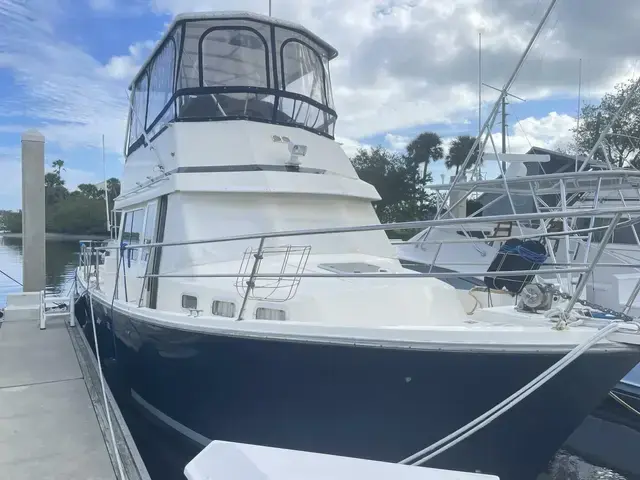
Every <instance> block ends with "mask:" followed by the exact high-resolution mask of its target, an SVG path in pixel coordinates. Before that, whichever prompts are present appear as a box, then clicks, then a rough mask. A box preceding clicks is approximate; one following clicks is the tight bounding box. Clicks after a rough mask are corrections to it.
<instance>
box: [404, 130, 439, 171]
mask: <svg viewBox="0 0 640 480" xmlns="http://www.w3.org/2000/svg"><path fill="white" fill-rule="evenodd" d="M443 156H444V152H443V150H442V139H441V138H440V135H438V134H437V133H434V132H423V133H421V134H420V135H418V136H417V137H416V138H414V139H413V140H411V142H409V145H407V158H408V159H409V161H411V162H413V163H415V164H416V165H418V164H420V163H422V164H423V170H422V178H423V180H426V178H427V167H428V166H429V162H432V161H436V160H440V159H442V157H443Z"/></svg>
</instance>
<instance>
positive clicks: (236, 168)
mask: <svg viewBox="0 0 640 480" xmlns="http://www.w3.org/2000/svg"><path fill="white" fill-rule="evenodd" d="M221 172H293V173H314V174H318V175H323V174H325V173H326V172H327V171H326V170H322V169H320V168H308V167H295V168H293V167H287V166H286V165H262V164H253V165H203V166H194V167H178V168H175V169H173V170H171V171H170V172H168V173H170V174H173V173H221Z"/></svg>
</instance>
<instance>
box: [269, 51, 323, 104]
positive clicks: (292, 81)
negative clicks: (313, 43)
mask: <svg viewBox="0 0 640 480" xmlns="http://www.w3.org/2000/svg"><path fill="white" fill-rule="evenodd" d="M281 67H282V77H281V78H282V80H283V83H284V85H283V89H284V90H286V91H287V92H293V93H298V94H300V95H304V96H305V97H308V98H310V99H312V100H315V101H316V102H319V103H322V104H323V105H327V103H328V102H327V95H326V91H325V86H326V85H325V70H324V66H323V65H322V60H321V59H320V55H318V53H317V52H316V51H315V50H314V49H312V48H311V47H309V46H308V45H306V44H305V43H303V42H301V41H299V40H288V41H285V42H284V43H283V45H282V65H281Z"/></svg>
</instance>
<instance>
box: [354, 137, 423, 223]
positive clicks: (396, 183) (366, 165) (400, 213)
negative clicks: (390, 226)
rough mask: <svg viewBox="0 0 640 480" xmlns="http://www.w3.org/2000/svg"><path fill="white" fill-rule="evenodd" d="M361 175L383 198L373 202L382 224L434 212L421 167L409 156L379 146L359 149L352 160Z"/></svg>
mask: <svg viewBox="0 0 640 480" xmlns="http://www.w3.org/2000/svg"><path fill="white" fill-rule="evenodd" d="M351 161H352V163H353V166H354V167H355V169H356V171H357V172H358V175H359V176H360V178H361V179H362V180H363V181H365V182H367V183H369V184H371V185H373V186H374V187H375V188H376V190H377V191H378V193H379V194H380V197H382V199H381V200H380V201H378V202H376V203H375V204H374V208H375V210H376V213H377V214H378V217H379V218H380V221H381V222H383V223H390V222H405V221H411V220H423V219H424V218H425V217H426V216H427V215H428V214H429V213H431V212H432V211H433V205H434V202H433V198H432V195H429V194H427V193H426V191H425V189H424V188H423V186H424V184H425V183H426V181H428V180H431V178H430V177H431V176H430V175H427V178H426V179H423V178H422V177H421V176H420V166H419V164H418V163H416V162H414V161H413V160H412V159H410V158H409V157H408V156H404V155H399V154H397V153H393V152H389V151H388V150H385V149H384V148H382V147H380V146H378V147H375V148H372V149H370V150H365V149H360V150H358V153H357V154H356V156H355V157H354V158H353V159H352V160H351Z"/></svg>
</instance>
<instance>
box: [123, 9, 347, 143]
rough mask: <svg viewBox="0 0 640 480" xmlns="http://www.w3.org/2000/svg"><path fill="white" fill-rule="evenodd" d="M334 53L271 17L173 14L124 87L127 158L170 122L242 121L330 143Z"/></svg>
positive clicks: (300, 30) (297, 28) (333, 114)
mask: <svg viewBox="0 0 640 480" xmlns="http://www.w3.org/2000/svg"><path fill="white" fill-rule="evenodd" d="M336 55H337V52H336V50H335V49H334V48H333V47H331V46H330V45H328V44H327V43H326V42H324V41H322V40H321V39H320V38H318V37H316V36H315V35H313V34H312V33H311V32H309V31H308V30H306V29H305V28H303V27H300V26H297V25H295V24H292V23H288V22H282V21H278V20H275V19H271V18H270V17H263V16H260V15H255V14H248V13H229V14H213V13H212V14H197V15H186V16H180V17H178V18H177V19H176V21H175V22H174V23H173V25H172V27H171V28H170V29H169V31H168V32H167V34H166V35H165V36H164V38H163V39H162V40H161V42H160V43H159V44H158V46H157V47H156V49H155V50H154V52H153V54H152V55H151V57H150V58H149V60H148V61H147V62H146V63H145V65H144V66H143V67H142V69H141V71H140V72H139V73H138V75H137V76H136V78H135V80H134V82H133V84H132V86H131V90H132V93H131V106H130V114H129V124H128V135H127V148H126V153H127V154H130V153H132V152H133V151H135V150H136V149H137V148H139V147H140V146H141V145H144V144H145V142H147V141H150V140H153V138H155V137H156V136H158V135H159V134H160V133H162V131H164V129H166V127H167V125H168V124H170V123H171V122H175V121H183V122H187V121H188V122H202V121H227V120H238V119H244V120H251V121H258V122H266V123H273V124H279V125H286V126H293V127H298V128H303V129H305V130H309V131H312V132H314V133H317V134H319V135H322V136H325V137H328V138H333V131H334V127H335V122H336V119H337V114H336V112H335V110H334V109H333V96H332V92H331V82H330V75H329V60H331V59H332V58H334V57H335V56H336Z"/></svg>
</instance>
